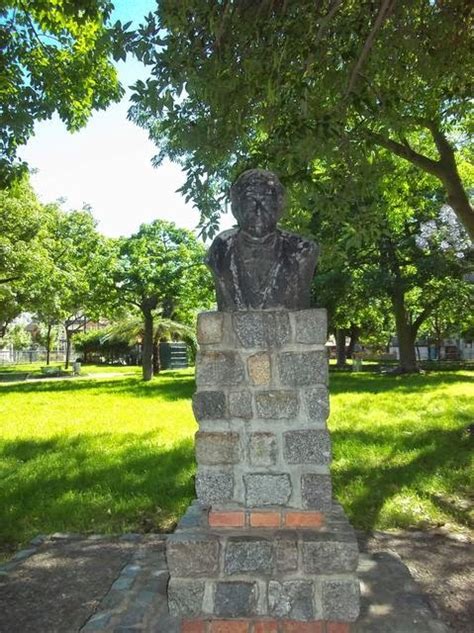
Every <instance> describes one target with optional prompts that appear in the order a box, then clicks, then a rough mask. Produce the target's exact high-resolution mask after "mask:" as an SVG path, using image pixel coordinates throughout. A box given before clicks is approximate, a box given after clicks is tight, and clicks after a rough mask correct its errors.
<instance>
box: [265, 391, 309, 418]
mask: <svg viewBox="0 0 474 633" xmlns="http://www.w3.org/2000/svg"><path fill="white" fill-rule="evenodd" d="M255 409H256V413H257V417H259V418H266V419H273V420H283V419H289V418H294V417H295V416H296V415H297V414H298V396H297V394H296V392H295V391H280V390H273V391H260V392H258V393H256V394H255Z"/></svg>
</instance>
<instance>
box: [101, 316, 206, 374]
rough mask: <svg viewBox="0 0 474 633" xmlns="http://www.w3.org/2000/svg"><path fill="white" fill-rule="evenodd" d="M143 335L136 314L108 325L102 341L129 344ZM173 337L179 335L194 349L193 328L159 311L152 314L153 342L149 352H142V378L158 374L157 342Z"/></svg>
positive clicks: (142, 325) (141, 338)
mask: <svg viewBox="0 0 474 633" xmlns="http://www.w3.org/2000/svg"><path fill="white" fill-rule="evenodd" d="M144 336H145V324H144V322H143V320H142V319H141V318H140V317H139V316H138V315H137V316H130V317H128V318H126V319H123V320H121V321H119V322H117V323H115V324H113V325H109V326H108V328H107V329H106V331H105V333H104V335H103V337H102V339H101V340H102V341H103V342H105V341H116V342H125V343H128V344H129V345H135V344H136V343H139V342H143V339H144ZM173 337H179V338H180V339H181V340H183V341H185V342H186V343H188V344H189V345H190V346H191V347H192V349H193V350H195V349H196V345H197V341H196V336H195V334H194V329H193V328H191V327H189V325H184V323H178V322H177V321H173V320H172V319H165V318H163V317H161V315H160V312H157V313H155V314H154V319H153V343H152V346H151V350H150V352H151V353H145V352H146V350H145V349H144V350H143V353H142V368H143V380H151V378H153V375H155V374H158V373H159V372H160V369H161V365H160V350H159V344H160V341H162V340H169V339H170V338H173Z"/></svg>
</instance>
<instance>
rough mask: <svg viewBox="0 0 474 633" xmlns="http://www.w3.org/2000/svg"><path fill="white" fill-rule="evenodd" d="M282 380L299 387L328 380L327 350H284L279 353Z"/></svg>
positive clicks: (283, 382)
mask: <svg viewBox="0 0 474 633" xmlns="http://www.w3.org/2000/svg"><path fill="white" fill-rule="evenodd" d="M278 371H279V375H280V382H281V384H282V385H284V386H288V387H299V386H306V385H313V384H318V383H319V384H324V385H326V384H327V382H328V358H327V352H326V351H321V352H282V353H281V354H279V355H278Z"/></svg>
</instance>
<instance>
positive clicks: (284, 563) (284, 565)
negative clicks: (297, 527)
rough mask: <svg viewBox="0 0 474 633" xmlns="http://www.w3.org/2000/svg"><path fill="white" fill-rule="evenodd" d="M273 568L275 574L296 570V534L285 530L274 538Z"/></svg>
mask: <svg viewBox="0 0 474 633" xmlns="http://www.w3.org/2000/svg"><path fill="white" fill-rule="evenodd" d="M275 568H276V570H277V572H289V571H296V570H297V569H298V536H297V533H296V532H290V531H287V530H285V532H282V533H281V535H280V536H277V537H276V538H275Z"/></svg>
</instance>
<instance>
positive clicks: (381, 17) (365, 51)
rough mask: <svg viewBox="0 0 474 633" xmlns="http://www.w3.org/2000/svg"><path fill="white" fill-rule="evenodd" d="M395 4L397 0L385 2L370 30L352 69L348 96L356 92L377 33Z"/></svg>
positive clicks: (384, 0) (385, 0)
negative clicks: (356, 86)
mask: <svg viewBox="0 0 474 633" xmlns="http://www.w3.org/2000/svg"><path fill="white" fill-rule="evenodd" d="M395 2H396V0H383V2H382V6H381V7H380V9H379V12H378V14H377V17H376V18H375V22H374V24H373V26H372V28H371V29H370V32H369V35H368V36H367V39H366V40H365V43H364V46H363V48H362V51H361V53H360V55H359V59H358V60H357V61H356V63H355V66H354V68H353V69H352V72H351V75H350V77H349V81H348V84H347V89H346V96H347V95H349V94H350V93H351V92H352V91H353V90H354V87H355V84H356V81H357V78H358V75H359V72H360V70H361V68H362V66H363V65H364V63H365V60H366V59H367V57H368V56H369V53H370V49H371V48H372V45H373V43H374V40H375V36H376V35H377V32H378V31H379V30H380V29H381V28H382V25H383V23H384V21H385V20H386V18H387V17H388V15H389V13H390V12H391V11H392V9H393V7H394V6H395Z"/></svg>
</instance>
